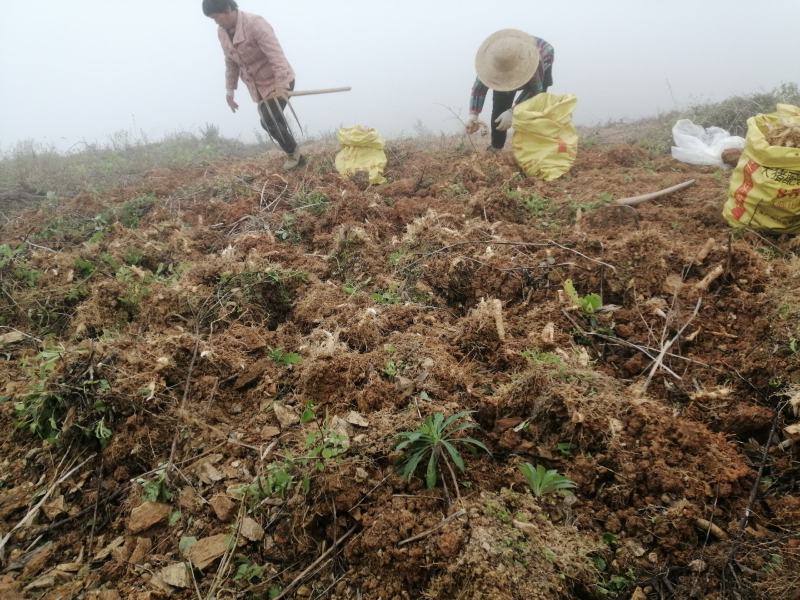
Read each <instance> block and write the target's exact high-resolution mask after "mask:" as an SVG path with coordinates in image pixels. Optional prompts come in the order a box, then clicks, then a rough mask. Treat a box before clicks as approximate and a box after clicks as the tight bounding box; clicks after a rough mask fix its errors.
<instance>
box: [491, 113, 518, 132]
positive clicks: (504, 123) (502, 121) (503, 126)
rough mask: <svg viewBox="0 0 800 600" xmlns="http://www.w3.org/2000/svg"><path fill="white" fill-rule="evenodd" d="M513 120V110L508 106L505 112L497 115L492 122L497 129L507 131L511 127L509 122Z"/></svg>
mask: <svg viewBox="0 0 800 600" xmlns="http://www.w3.org/2000/svg"><path fill="white" fill-rule="evenodd" d="M513 120H514V111H513V110H512V109H510V108H509V109H508V110H507V111H506V112H504V113H503V114H501V115H500V116H499V117H497V118H496V119H495V121H494V122H495V124H496V125H497V130H498V131H508V130H509V129H511V123H512V122H513Z"/></svg>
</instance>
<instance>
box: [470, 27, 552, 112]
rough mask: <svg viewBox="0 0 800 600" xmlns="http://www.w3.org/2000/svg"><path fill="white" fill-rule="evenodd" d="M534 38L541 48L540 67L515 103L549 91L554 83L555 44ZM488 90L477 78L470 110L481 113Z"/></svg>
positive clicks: (520, 90) (523, 87)
mask: <svg viewBox="0 0 800 600" xmlns="http://www.w3.org/2000/svg"><path fill="white" fill-rule="evenodd" d="M534 39H535V40H536V47H537V48H538V50H539V67H538V68H537V69H536V73H535V74H534V76H533V79H531V80H530V81H529V82H528V83H526V84H525V85H524V86H522V87H521V88H520V89H519V90H517V91H519V92H522V93H521V94H520V95H519V97H518V98H517V101H516V102H515V103H514V104H515V105H517V104H519V103H520V102H525V100H528V99H530V98H533V97H534V96H536V95H537V94H541V93H542V92H545V91H547V88H548V87H550V86H551V85H553V59H554V57H555V50H554V49H553V46H551V45H550V44H549V43H547V42H546V41H544V40H543V39H540V38H534ZM488 91H489V88H488V87H487V86H486V85H484V83H483V82H482V81H481V80H480V79H476V80H475V85H473V86H472V96H471V97H470V101H469V112H471V113H472V114H476V115H478V114H480V112H481V111H482V110H483V104H484V103H485V102H486V94H487V93H488Z"/></svg>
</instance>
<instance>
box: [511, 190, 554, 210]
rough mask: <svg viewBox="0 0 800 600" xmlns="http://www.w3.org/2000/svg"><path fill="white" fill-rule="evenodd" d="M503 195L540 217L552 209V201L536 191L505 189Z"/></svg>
mask: <svg viewBox="0 0 800 600" xmlns="http://www.w3.org/2000/svg"><path fill="white" fill-rule="evenodd" d="M505 195H506V197H507V198H509V199H510V200H513V201H515V202H518V203H519V204H521V205H522V206H523V207H524V208H525V210H527V211H528V212H529V213H531V214H533V215H535V216H537V217H540V216H542V215H545V214H548V213H549V212H551V211H552V203H551V202H550V200H548V199H547V198H545V197H544V196H542V195H540V194H537V193H536V192H533V191H529V190H523V189H522V188H517V189H515V190H514V189H509V190H506V192H505Z"/></svg>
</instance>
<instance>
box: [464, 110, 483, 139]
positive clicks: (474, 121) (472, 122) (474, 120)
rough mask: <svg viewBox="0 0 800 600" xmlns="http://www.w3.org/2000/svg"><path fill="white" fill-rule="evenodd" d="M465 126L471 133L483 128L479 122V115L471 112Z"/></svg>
mask: <svg viewBox="0 0 800 600" xmlns="http://www.w3.org/2000/svg"><path fill="white" fill-rule="evenodd" d="M464 128H465V129H466V130H467V133H468V134H469V135H472V134H473V133H475V132H476V131H478V129H480V128H481V124H480V123H478V115H476V114H475V113H470V115H469V117H467V122H466V123H464Z"/></svg>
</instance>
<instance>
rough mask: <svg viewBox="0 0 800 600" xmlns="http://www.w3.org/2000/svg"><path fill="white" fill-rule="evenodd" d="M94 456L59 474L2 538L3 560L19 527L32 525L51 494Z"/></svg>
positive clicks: (1, 555) (1, 554)
mask: <svg viewBox="0 0 800 600" xmlns="http://www.w3.org/2000/svg"><path fill="white" fill-rule="evenodd" d="M94 457H95V455H94V454H92V455H91V456H90V457H89V458H87V459H86V460H84V461H83V462H81V463H80V464H79V465H77V466H75V467H72V468H70V469H69V470H68V471H66V472H65V473H63V474H62V475H61V476H59V477H58V478H57V479H56V480H55V481H54V482H53V483H52V484H50V487H48V488H47V491H46V492H45V493H44V494H43V495H42V497H41V498H40V499H39V502H37V503H36V505H35V506H33V508H31V509H30V510H29V511H28V512H27V514H26V515H25V516H24V517H22V520H21V521H20V522H19V523H17V524H16V525H14V527H13V528H12V529H11V531H9V532H8V533H7V534H6V535H5V536H4V537H3V539H0V560H3V557H4V552H3V551H4V549H5V547H6V544H8V542H9V540H11V537H12V536H13V535H14V533H15V532H16V531H17V530H18V529H22V528H23V527H27V526H28V525H30V523H31V521H33V519H35V518H36V515H37V514H38V513H39V511H40V510H41V508H42V506H44V504H45V503H46V502H47V500H48V499H49V498H50V495H51V494H52V493H53V492H54V491H55V490H56V489H57V488H58V486H60V485H61V484H62V483H64V482H65V481H66V480H67V479H69V478H70V477H72V476H73V475H74V474H75V473H76V472H78V471H79V470H80V469H81V467H83V465H85V464H86V463H87V462H89V461H90V460H92V459H93V458H94ZM73 464H74V462H73Z"/></svg>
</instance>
